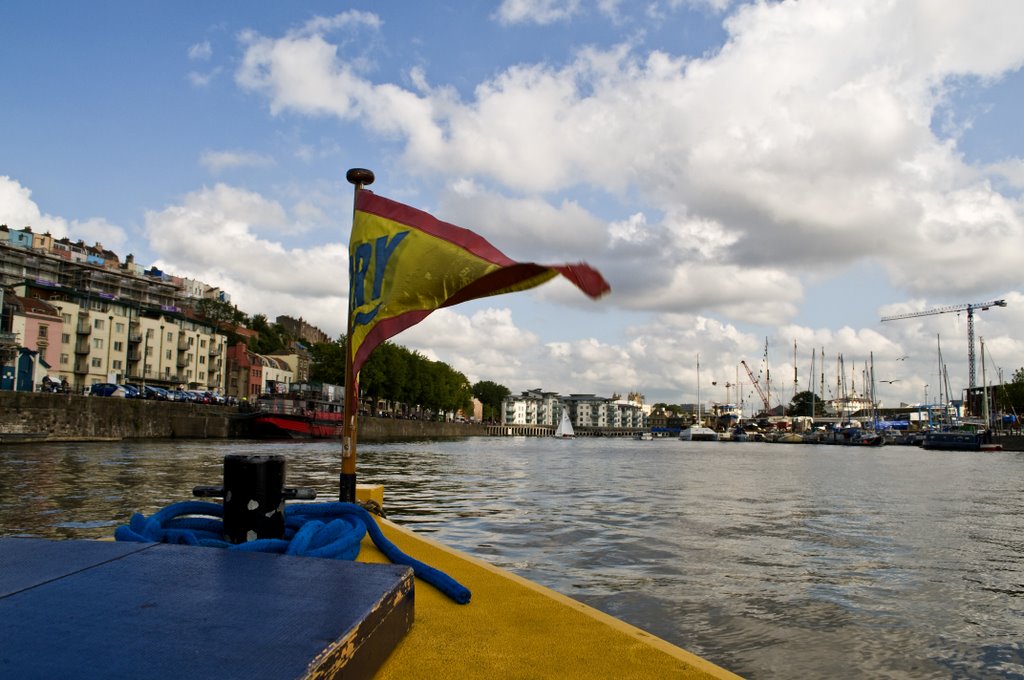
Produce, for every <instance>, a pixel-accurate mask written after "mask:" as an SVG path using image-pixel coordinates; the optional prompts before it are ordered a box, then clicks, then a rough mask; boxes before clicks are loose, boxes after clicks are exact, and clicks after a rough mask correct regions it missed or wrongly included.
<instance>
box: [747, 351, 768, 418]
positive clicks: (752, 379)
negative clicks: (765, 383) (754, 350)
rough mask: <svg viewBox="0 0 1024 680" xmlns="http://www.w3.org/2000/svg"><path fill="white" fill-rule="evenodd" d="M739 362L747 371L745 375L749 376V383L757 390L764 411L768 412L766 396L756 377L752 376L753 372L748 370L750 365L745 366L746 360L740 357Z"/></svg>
mask: <svg viewBox="0 0 1024 680" xmlns="http://www.w3.org/2000/svg"><path fill="white" fill-rule="evenodd" d="M740 363H741V364H743V368H744V369H746V371H747V376H749V377H750V384H751V385H753V386H754V389H755V390H757V395H758V396H759V397H761V401H762V402H763V403H764V412H765V413H769V412H770V411H771V410H772V408H771V406H769V405H768V397H767V395H765V393H764V390H762V389H761V384H760V383H759V382H757V378H755V377H754V374H753V372H752V371H751V370H750V366H747V362H746V361H745V360H743V359H741V360H740Z"/></svg>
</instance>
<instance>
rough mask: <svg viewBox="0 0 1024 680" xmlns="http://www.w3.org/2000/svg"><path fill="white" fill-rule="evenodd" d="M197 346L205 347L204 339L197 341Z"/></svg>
mask: <svg viewBox="0 0 1024 680" xmlns="http://www.w3.org/2000/svg"><path fill="white" fill-rule="evenodd" d="M199 346H200V347H206V338H203V339H202V340H200V341H199Z"/></svg>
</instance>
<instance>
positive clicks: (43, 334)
mask: <svg viewBox="0 0 1024 680" xmlns="http://www.w3.org/2000/svg"><path fill="white" fill-rule="evenodd" d="M49 329H50V327H49V326H40V327H39V337H41V338H45V337H47V334H48V333H49V332H50V330H49Z"/></svg>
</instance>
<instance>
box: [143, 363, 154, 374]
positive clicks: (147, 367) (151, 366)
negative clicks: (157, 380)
mask: <svg viewBox="0 0 1024 680" xmlns="http://www.w3.org/2000/svg"><path fill="white" fill-rule="evenodd" d="M143 370H144V371H145V372H146V375H149V374H150V372H151V371H152V370H153V364H146V367H145V368H144V369H143Z"/></svg>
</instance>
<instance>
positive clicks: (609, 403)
mask: <svg viewBox="0 0 1024 680" xmlns="http://www.w3.org/2000/svg"><path fill="white" fill-rule="evenodd" d="M563 410H566V411H568V412H569V420H570V421H571V422H572V425H573V427H574V428H583V427H593V428H643V427H646V426H647V417H646V415H645V413H644V408H643V405H642V404H640V403H637V402H636V401H633V400H622V399H617V398H616V399H612V398H609V397H599V396H596V395H593V394H570V395H569V396H564V397H563V396H560V395H559V394H558V393H557V392H544V391H542V390H540V389H536V390H527V391H525V392H523V393H521V394H520V395H518V396H510V397H508V398H507V399H505V400H503V401H502V405H501V416H502V421H501V422H502V424H503V425H547V426H550V427H554V426H555V425H556V424H557V423H558V422H559V421H560V420H561V419H562V411H563Z"/></svg>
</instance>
